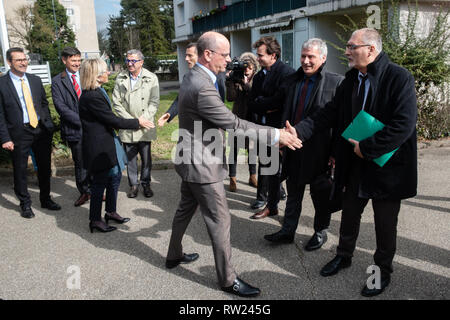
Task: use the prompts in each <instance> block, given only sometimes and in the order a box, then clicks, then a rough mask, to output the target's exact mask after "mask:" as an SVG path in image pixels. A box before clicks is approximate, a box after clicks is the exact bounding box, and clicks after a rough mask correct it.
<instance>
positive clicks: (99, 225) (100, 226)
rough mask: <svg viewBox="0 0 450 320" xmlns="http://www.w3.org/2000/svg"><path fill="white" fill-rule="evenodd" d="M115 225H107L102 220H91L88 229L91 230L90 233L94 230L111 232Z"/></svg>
mask: <svg viewBox="0 0 450 320" xmlns="http://www.w3.org/2000/svg"><path fill="white" fill-rule="evenodd" d="M116 229H117V228H116V227H111V226H108V225H107V224H106V223H104V222H103V221H91V222H89V230H91V233H94V230H98V231H100V232H111V231H114V230H116Z"/></svg>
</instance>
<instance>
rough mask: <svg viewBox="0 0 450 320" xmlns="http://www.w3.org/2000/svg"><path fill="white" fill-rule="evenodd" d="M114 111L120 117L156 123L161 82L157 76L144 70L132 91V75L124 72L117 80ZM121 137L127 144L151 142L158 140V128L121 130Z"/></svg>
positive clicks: (126, 71) (113, 97) (114, 93)
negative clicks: (142, 118) (144, 119)
mask: <svg viewBox="0 0 450 320" xmlns="http://www.w3.org/2000/svg"><path fill="white" fill-rule="evenodd" d="M112 104H113V109H114V111H115V112H116V113H117V115H118V116H119V117H122V118H125V119H132V118H139V117H140V116H144V117H145V118H146V119H148V120H150V121H152V122H153V123H155V114H156V111H157V110H158V107H159V82H158V78H157V77H156V75H155V74H154V73H152V72H150V71H148V70H147V69H145V68H142V73H141V76H140V78H139V80H138V82H137V83H136V84H135V85H134V88H133V90H131V83H130V74H129V72H128V70H125V71H122V72H121V73H120V74H119V75H118V76H117V78H116V84H115V86H114V91H113V94H112ZM119 137H120V140H121V141H122V142H125V143H137V142H139V141H151V140H155V139H156V128H152V129H143V128H141V129H139V130H119Z"/></svg>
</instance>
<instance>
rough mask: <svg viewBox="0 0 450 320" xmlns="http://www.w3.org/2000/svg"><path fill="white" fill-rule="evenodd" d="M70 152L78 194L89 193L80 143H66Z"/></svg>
mask: <svg viewBox="0 0 450 320" xmlns="http://www.w3.org/2000/svg"><path fill="white" fill-rule="evenodd" d="M68 143H69V147H70V150H72V160H73V163H74V166H75V181H76V184H77V189H78V191H79V192H80V194H84V193H89V177H88V175H87V170H86V169H84V168H83V146H82V142H81V141H68Z"/></svg>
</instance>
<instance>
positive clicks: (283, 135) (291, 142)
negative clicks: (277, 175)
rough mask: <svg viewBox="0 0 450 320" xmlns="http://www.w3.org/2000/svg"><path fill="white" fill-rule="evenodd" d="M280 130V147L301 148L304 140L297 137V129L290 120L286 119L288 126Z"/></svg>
mask: <svg viewBox="0 0 450 320" xmlns="http://www.w3.org/2000/svg"><path fill="white" fill-rule="evenodd" d="M279 130H280V141H279V144H280V147H284V146H286V147H288V148H289V149H291V150H295V149H300V148H301V147H302V141H301V140H300V139H299V138H297V131H296V130H295V128H293V127H292V126H291V125H290V124H289V121H286V128H284V129H279Z"/></svg>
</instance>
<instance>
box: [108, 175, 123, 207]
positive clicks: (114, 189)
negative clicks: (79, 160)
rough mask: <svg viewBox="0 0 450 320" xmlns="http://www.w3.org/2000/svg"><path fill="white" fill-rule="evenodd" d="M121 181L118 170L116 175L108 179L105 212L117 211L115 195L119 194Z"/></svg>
mask: <svg viewBox="0 0 450 320" xmlns="http://www.w3.org/2000/svg"><path fill="white" fill-rule="evenodd" d="M121 179H122V173H121V172H120V170H119V171H118V173H117V174H116V175H113V176H109V177H108V183H107V185H106V201H105V211H106V212H109V213H113V212H116V211H117V193H118V192H119V186H120V180H121Z"/></svg>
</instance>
